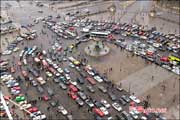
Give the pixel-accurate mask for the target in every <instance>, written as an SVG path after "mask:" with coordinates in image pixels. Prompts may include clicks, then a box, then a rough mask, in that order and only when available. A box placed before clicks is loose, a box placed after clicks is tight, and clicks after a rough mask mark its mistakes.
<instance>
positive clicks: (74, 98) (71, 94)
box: [68, 91, 78, 100]
mask: <svg viewBox="0 0 180 120" xmlns="http://www.w3.org/2000/svg"><path fill="white" fill-rule="evenodd" d="M68 95H69V96H70V97H71V98H72V99H73V100H76V99H77V98H78V96H77V95H76V94H75V93H74V92H72V91H69V92H68Z"/></svg>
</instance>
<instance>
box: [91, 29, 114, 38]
mask: <svg viewBox="0 0 180 120" xmlns="http://www.w3.org/2000/svg"><path fill="white" fill-rule="evenodd" d="M110 33H111V32H110V31H105V32H95V31H92V32H91V33H90V35H91V36H93V37H105V38H106V37H108V35H109V34H110Z"/></svg>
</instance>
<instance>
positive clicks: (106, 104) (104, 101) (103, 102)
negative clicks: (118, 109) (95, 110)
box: [101, 99, 111, 108]
mask: <svg viewBox="0 0 180 120" xmlns="http://www.w3.org/2000/svg"><path fill="white" fill-rule="evenodd" d="M101 103H102V104H103V105H104V106H105V107H106V108H110V107H111V105H110V104H109V103H108V102H107V101H106V100H104V99H102V100H101Z"/></svg>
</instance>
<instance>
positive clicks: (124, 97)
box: [121, 95, 130, 103]
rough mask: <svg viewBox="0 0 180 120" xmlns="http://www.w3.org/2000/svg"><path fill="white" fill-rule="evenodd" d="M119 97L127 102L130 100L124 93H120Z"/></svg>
mask: <svg viewBox="0 0 180 120" xmlns="http://www.w3.org/2000/svg"><path fill="white" fill-rule="evenodd" d="M121 98H122V99H123V100H124V101H126V102H127V103H129V102H130V99H129V98H128V97H127V96H126V95H122V96H121Z"/></svg>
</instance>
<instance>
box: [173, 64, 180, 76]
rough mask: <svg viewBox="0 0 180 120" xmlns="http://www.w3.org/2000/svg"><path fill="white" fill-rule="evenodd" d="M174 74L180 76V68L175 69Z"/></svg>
mask: <svg viewBox="0 0 180 120" xmlns="http://www.w3.org/2000/svg"><path fill="white" fill-rule="evenodd" d="M172 72H174V73H176V74H177V75H180V68H179V67H178V66H177V67H173V69H172Z"/></svg>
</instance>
